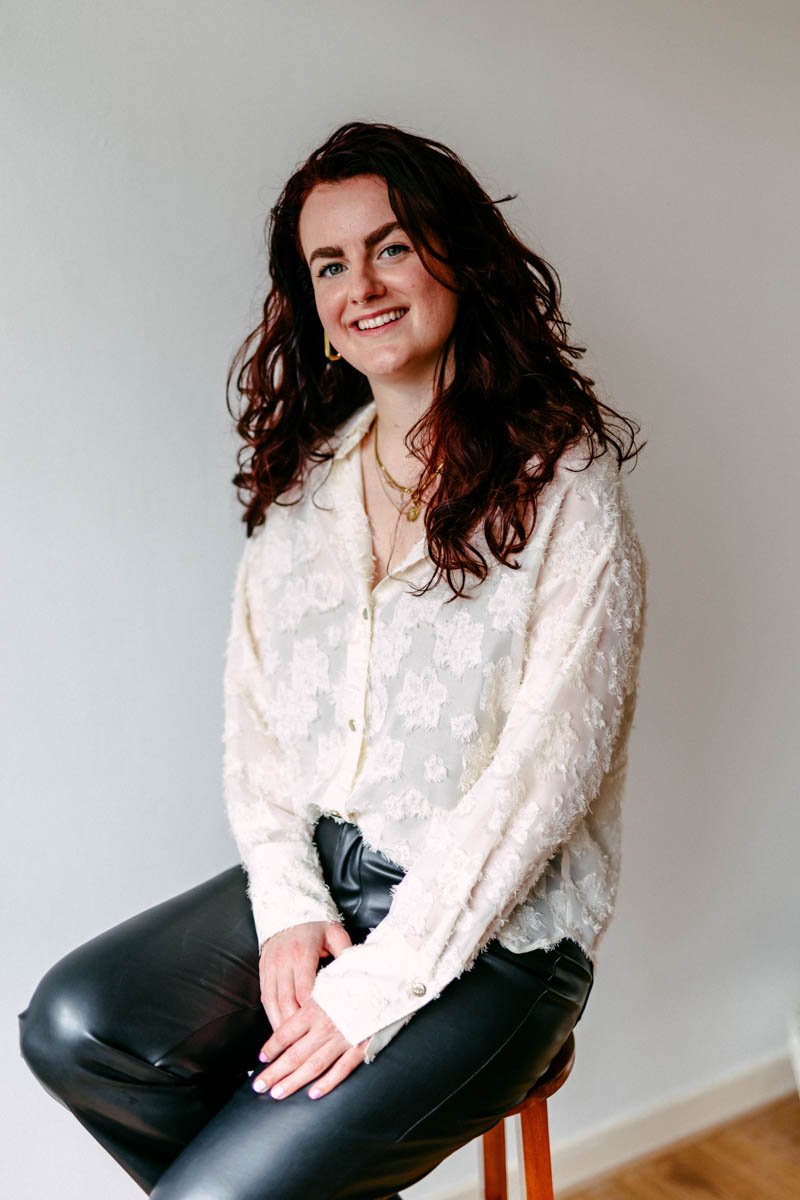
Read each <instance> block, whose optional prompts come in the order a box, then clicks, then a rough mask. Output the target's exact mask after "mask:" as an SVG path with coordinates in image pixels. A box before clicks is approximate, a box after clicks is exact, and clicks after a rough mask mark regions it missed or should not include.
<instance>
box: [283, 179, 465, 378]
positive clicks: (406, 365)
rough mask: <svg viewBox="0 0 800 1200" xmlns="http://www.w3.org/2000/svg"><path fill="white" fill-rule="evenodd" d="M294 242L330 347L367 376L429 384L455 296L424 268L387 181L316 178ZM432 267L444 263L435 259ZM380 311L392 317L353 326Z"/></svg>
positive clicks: (449, 326)
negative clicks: (319, 180) (395, 209)
mask: <svg viewBox="0 0 800 1200" xmlns="http://www.w3.org/2000/svg"><path fill="white" fill-rule="evenodd" d="M300 242H301V245H302V249H303V257H304V259H305V261H306V263H307V265H308V267H309V270H310V272H311V278H312V281H313V285H314V296H315V299H316V305H317V312H318V314H319V319H320V321H321V322H322V325H323V328H324V329H325V330H326V331H327V334H328V337H329V339H330V342H331V345H332V346H333V347H334V349H335V350H338V351H339V353H340V354H341V355H342V357H343V358H345V359H346V360H347V361H348V362H349V363H350V364H351V366H353V367H355V368H356V370H358V371H361V372H362V373H363V374H364V375H366V376H367V378H368V379H375V380H376V382H377V381H378V380H380V381H381V382H387V383H388V382H391V383H393V384H394V383H407V384H409V385H410V386H420V385H423V386H430V384H431V383H432V382H433V373H434V369H435V366H436V362H437V358H438V356H439V352H440V350H441V348H442V345H443V343H444V341H445V339H446V338H447V336H448V334H449V333H450V331H451V329H452V328H453V324H454V322H455V318H456V311H457V307H458V296H457V294H456V293H455V292H451V291H450V290H449V289H448V288H446V287H444V286H443V285H442V284H440V283H438V282H437V281H436V280H435V279H434V278H433V276H432V275H430V274H429V273H428V272H427V271H426V270H425V267H424V266H423V263H422V259H421V258H420V257H419V255H418V254H417V252H416V250H415V249H414V246H413V244H412V242H411V239H410V238H409V237H408V236H407V235H406V234H405V232H404V231H403V229H402V228H401V227H400V225H399V223H398V221H397V217H396V216H395V214H394V212H393V211H392V207H391V205H390V203H389V193H388V189H387V187H386V182H385V181H384V180H383V179H382V178H381V177H380V176H375V175H359V176H357V177H356V178H354V179H346V180H341V181H339V182H337V183H322V184H317V186H316V187H315V188H313V189H312V191H311V192H310V193H309V194H308V196H307V197H306V200H305V203H304V205H303V208H302V211H301V213H300ZM433 244H434V245H435V246H436V249H437V250H438V251H439V252H440V253H441V249H440V247H439V245H438V244H437V243H436V242H434V243H433ZM437 270H439V271H440V272H441V271H442V270H445V268H443V267H442V266H441V265H440V264H438V263H437ZM445 278H448V276H447V275H446V276H445ZM380 314H383V316H384V320H385V318H386V317H387V316H389V315H390V314H391V316H392V317H393V318H394V319H391V320H389V321H388V322H387V323H386V324H381V323H380V322H379V323H378V325H377V327H374V328H368V329H363V330H362V329H360V328H359V326H358V322H359V321H363V320H364V319H365V318H372V317H375V316H378V315H380ZM320 336H321V334H320Z"/></svg>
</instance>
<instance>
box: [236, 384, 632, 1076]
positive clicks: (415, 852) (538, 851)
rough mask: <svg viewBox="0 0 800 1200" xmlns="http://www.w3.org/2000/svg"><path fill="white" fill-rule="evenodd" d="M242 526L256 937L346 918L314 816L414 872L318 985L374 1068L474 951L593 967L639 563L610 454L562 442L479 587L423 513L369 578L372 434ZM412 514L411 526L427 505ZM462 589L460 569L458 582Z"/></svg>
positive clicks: (606, 906)
mask: <svg viewBox="0 0 800 1200" xmlns="http://www.w3.org/2000/svg"><path fill="white" fill-rule="evenodd" d="M374 415H375V404H374V401H370V402H369V403H368V404H366V405H364V406H363V407H362V408H360V409H359V410H358V411H357V412H356V413H354V414H353V415H352V416H351V417H350V418H349V419H348V420H347V421H346V422H345V424H344V425H343V426H342V427H341V428H340V429H339V431H338V432H337V435H336V437H335V439H334V440H333V441H332V443H331V448H332V449H335V456H334V458H333V459H332V460H331V461H328V462H327V463H322V464H313V465H312V466H311V468H310V471H309V474H308V476H307V478H306V482H305V485H304V486H302V487H299V486H297V487H296V489H295V490H293V491H292V493H291V494H290V495H285V496H284V497H282V501H286V500H289V499H294V498H295V497H296V496H299V497H301V498H300V502H299V503H298V504H296V505H288V504H285V503H284V504H282V505H281V504H273V505H271V506H270V508H269V509H268V510H267V514H266V520H265V523H264V524H263V525H261V526H259V527H258V528H257V529H256V531H255V532H254V533H253V535H252V536H251V537H250V538H249V539H248V540H247V542H246V544H245V548H244V553H243V555H242V558H241V561H240V565H239V569H238V572H237V576H236V582H235V587H234V594H233V617H232V624H231V629H230V635H229V638H228V644H227V651H226V658H225V675H224V700H225V729H224V788H225V802H226V807H227V812H228V816H229V820H230V824H231V829H232V832H233V835H234V838H235V840H236V843H237V846H238V850H239V854H240V856H241V859H242V863H243V865H244V867H245V869H246V871H247V875H248V892H249V897H250V901H251V904H252V910H253V917H254V921H255V926H256V932H257V935H258V939H259V944H262V943H263V942H264V940H265V939H266V938H268V937H269V936H270V935H271V934H273V933H277V932H278V931H279V930H281V929H285V928H288V927H289V926H291V925H296V924H300V923H301V922H304V921H339V922H341V920H342V917H341V915H340V913H339V912H338V910H337V908H336V906H335V904H334V901H333V898H332V896H331V894H330V892H329V890H328V888H327V886H326V884H325V881H324V878H323V875H322V871H321V867H320V862H319V857H318V855H317V851H316V846H315V844H314V841H313V832H314V826H315V824H316V822H317V820H318V819H319V818H320V816H321V815H322V814H330V815H332V816H334V818H343V819H346V820H348V821H351V822H353V823H354V824H356V825H357V826H358V827H359V829H360V831H361V834H362V836H363V839H364V841H365V843H366V844H367V845H368V846H370V847H372V848H374V849H377V850H379V851H380V852H382V853H383V854H384V855H386V856H387V857H388V858H389V859H391V860H392V861H393V862H394V863H396V864H397V865H399V866H400V867H401V868H403V870H404V871H405V872H406V873H405V875H404V877H403V878H402V880H401V881H400V882H399V883H398V884H396V885H395V887H394V889H393V899H392V903H391V908H390V911H389V913H388V915H387V916H386V917H385V919H384V920H382V921H381V922H380V923H379V924H378V925H376V926H375V928H374V929H372V930H371V931H370V932H369V934H368V936H367V938H366V940H365V941H364V942H363V943H362V944H360V945H354V946H349V947H348V948H347V949H346V950H344V951H343V952H342V953H341V954H340V955H339V956H338V957H337V958H336V959H334V960H333V961H332V962H331V963H329V964H328V965H327V966H325V967H323V968H321V969H320V970H319V971H318V972H317V976H316V982H315V985H314V989H313V992H312V996H313V998H314V1000H316V1001H317V1003H318V1004H319V1005H320V1007H321V1008H322V1009H323V1010H324V1011H325V1012H326V1013H327V1014H328V1016H329V1017H330V1018H331V1020H332V1021H333V1023H334V1024H335V1025H336V1026H337V1028H338V1029H339V1030H340V1031H341V1033H342V1034H343V1035H344V1037H345V1038H346V1039H347V1040H348V1041H349V1042H351V1043H352V1044H353V1045H356V1044H357V1043H358V1042H360V1041H362V1040H363V1039H365V1038H368V1039H369V1041H368V1044H367V1047H366V1054H365V1061H366V1062H371V1061H373V1059H374V1058H375V1055H376V1054H377V1053H378V1052H379V1051H380V1050H381V1049H382V1048H383V1047H384V1046H386V1045H387V1044H388V1042H389V1041H390V1040H391V1039H392V1038H393V1037H394V1036H395V1034H396V1033H397V1032H398V1031H399V1030H400V1029H401V1028H402V1027H403V1025H405V1024H406V1022H407V1021H409V1020H410V1019H411V1018H412V1017H413V1015H414V1013H415V1012H417V1010H419V1009H420V1008H422V1007H423V1006H424V1005H425V1004H428V1003H430V1001H431V1000H434V999H436V998H437V997H438V996H439V994H440V993H441V991H442V989H443V988H445V987H446V986H447V984H448V983H450V981H451V980H453V979H454V978H456V977H457V976H459V975H460V974H461V973H462V972H463V971H464V970H466V969H468V968H470V967H471V966H472V965H473V964H474V962H475V960H476V958H477V956H478V955H479V953H480V951H481V950H482V949H483V948H484V947H485V946H486V945H487V943H488V942H489V941H490V940H491V939H492V938H494V937H497V938H498V940H499V942H500V943H501V944H502V945H503V946H505V947H507V948H508V949H509V950H512V951H515V952H521V951H527V950H532V949H535V948H537V947H549V946H552V945H554V944H555V943H556V942H558V941H559V940H560V939H561V938H564V937H570V938H574V939H575V941H577V942H578V943H579V944H580V945H581V946H582V947H583V949H584V950H585V951H586V953H587V954H588V955H589V957H590V958H591V959H592V962H593V963H596V950H597V945H598V942H599V941H600V938H601V937H602V935H603V933H604V931H605V929H606V927H607V925H608V923H609V921H610V919H611V916H612V912H613V908H614V900H615V894H616V890H617V883H618V878H619V865H620V832H621V830H620V800H621V796H622V792H623V787H624V782H625V775H626V768H627V747H628V739H629V733H630V729H631V725H632V722H633V717H634V710H635V705H636V694H637V681H638V670H639V661H640V657H641V649H642V644H643V635H644V617H645V605H646V599H645V576H646V563H645V559H644V555H643V552H642V548H641V545H640V543H639V540H638V537H637V534H636V530H635V526H634V521H633V516H632V512H631V507H630V503H629V500H628V496H627V492H626V490H625V488H624V484H623V480H622V475H621V473H620V472H619V470H618V466H617V460H616V457H615V456H614V455H613V454H612V452H611V451H610V450H609V451H608V452H606V453H605V454H604V455H602V457H600V458H599V459H595V460H594V462H592V463H591V465H589V466H588V467H586V469H583V470H582V469H581V467H584V466H585V464H586V462H587V459H588V454H587V452H586V443H581V444H580V445H579V446H573V447H571V448H570V449H568V450H567V451H566V452H565V453H564V454H563V455H562V457H561V459H560V460H559V462H558V464H557V466H556V473H555V477H554V478H553V480H552V481H551V482H550V483H549V484H547V485H546V486H545V488H544V489H543V491H542V492H541V494H540V497H539V501H538V513H537V519H536V523H535V527H534V530H533V533H532V534H531V536H530V538H529V540H528V542H527V544H526V546H525V549H524V550H523V551H522V552H521V553H520V554H518V555H517V556H516V557H514V558H512V561H518V562H519V563H520V566H519V569H517V570H515V569H514V568H513V567H511V566H504V565H503V564H501V563H499V562H498V560H497V559H496V558H494V556H493V555H492V554H491V552H490V551H489V550H488V547H487V545H486V542H485V538H484V536H483V532H482V530H481V531H480V533H479V534H473V537H472V541H473V544H474V545H477V546H478V548H479V549H480V550H481V552H482V553H483V555H484V558H485V559H486V561H487V564H489V566H490V571H489V574H488V576H487V577H486V579H485V580H483V581H482V582H480V581H478V580H477V579H476V577H475V576H469V575H468V576H467V577H466V579H467V581H468V582H467V585H466V586H467V589H468V594H467V595H466V596H464V597H457V598H456V599H454V600H453V601H452V603H450V604H446V603H445V601H446V600H447V599H448V598H449V597H451V596H453V592H452V589H451V588H450V587H449V585H448V583H447V580H446V579H443V580H440V581H439V583H438V584H437V585H436V586H435V587H434V588H432V589H431V590H430V591H429V592H428V593H427V594H425V595H423V596H414V595H413V594H411V593H410V592H409V588H408V585H409V583H411V584H413V585H415V586H419V585H420V584H424V583H425V582H427V580H428V579H430V577H431V574H432V572H433V569H434V568H433V563H432V560H431V559H430V558H429V557H428V555H427V544H426V540H425V535H424V530H422V532H421V537H420V540H419V541H418V543H417V544H416V546H415V547H414V548H413V549H412V550H411V551H410V553H409V554H408V555H407V556H406V558H405V560H404V561H403V562H402V563H400V564H398V566H397V568H396V569H393V570H392V572H391V574H390V575H388V576H387V577H386V578H384V579H381V580H380V582H379V583H378V584H377V585H376V586H375V587H374V588H373V587H372V579H373V577H374V568H375V564H374V560H373V549H372V539H371V534H370V529H369V523H368V518H367V514H366V511H365V507H364V499H363V482H362V476H361V457H360V449H359V444H360V442H361V439H362V437H363V435H364V434H365V433H366V431H367V429H368V428H369V425H370V423H371V421H372V419H373V417H374ZM420 525H422V522H420ZM469 581H472V582H471V585H470V583H469Z"/></svg>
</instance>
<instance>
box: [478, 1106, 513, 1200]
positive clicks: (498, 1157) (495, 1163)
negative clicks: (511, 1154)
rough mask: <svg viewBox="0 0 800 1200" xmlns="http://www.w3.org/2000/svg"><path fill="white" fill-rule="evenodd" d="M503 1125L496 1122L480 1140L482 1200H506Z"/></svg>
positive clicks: (502, 1122) (503, 1123) (504, 1135)
mask: <svg viewBox="0 0 800 1200" xmlns="http://www.w3.org/2000/svg"><path fill="white" fill-rule="evenodd" d="M505 1125H506V1123H505V1121H498V1123H497V1124H496V1125H495V1126H494V1127H493V1128H492V1129H487V1131H486V1133H484V1135H483V1137H482V1138H481V1162H482V1173H483V1200H508V1192H507V1190H506V1133H505Z"/></svg>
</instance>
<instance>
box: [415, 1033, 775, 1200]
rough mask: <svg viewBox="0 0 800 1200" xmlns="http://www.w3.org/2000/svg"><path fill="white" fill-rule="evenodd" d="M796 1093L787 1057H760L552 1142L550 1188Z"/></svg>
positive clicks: (514, 1192) (466, 1193)
mask: <svg viewBox="0 0 800 1200" xmlns="http://www.w3.org/2000/svg"><path fill="white" fill-rule="evenodd" d="M796 1089H797V1084H796V1081H795V1078H794V1074H793V1071H792V1062H791V1058H790V1056H789V1055H788V1054H779V1055H777V1056H775V1057H772V1058H768V1059H763V1060H762V1061H761V1062H759V1063H755V1064H753V1065H752V1066H750V1067H748V1068H747V1069H746V1070H744V1071H738V1072H736V1073H735V1074H732V1075H730V1076H727V1077H726V1078H724V1079H721V1080H717V1082H716V1083H713V1084H710V1085H709V1086H707V1087H703V1088H698V1089H695V1090H693V1091H691V1092H685V1093H683V1094H682V1095H680V1096H675V1097H673V1098H671V1099H668V1100H666V1101H662V1102H661V1103H659V1104H657V1105H654V1106H653V1107H652V1108H650V1109H648V1110H647V1111H645V1112H636V1113H630V1114H629V1115H626V1116H623V1117H621V1118H618V1119H617V1120H615V1121H613V1122H610V1123H609V1124H607V1125H602V1126H597V1127H595V1128H594V1129H593V1130H591V1131H590V1132H588V1133H584V1134H581V1135H580V1136H579V1137H576V1138H570V1139H568V1140H567V1141H563V1142H556V1143H554V1144H553V1146H552V1148H551V1155H552V1160H553V1186H554V1188H555V1190H556V1192H558V1191H559V1189H561V1190H563V1189H566V1188H570V1187H576V1186H577V1185H578V1184H581V1183H586V1182H588V1181H589V1180H591V1179H594V1178H595V1177H596V1176H598V1175H603V1174H605V1173H606V1172H608V1171H612V1170H614V1169H615V1168H618V1167H621V1166H622V1165H623V1164H624V1163H627V1162H630V1161H631V1160H632V1159H635V1158H640V1157H641V1156H642V1155H645V1154H651V1153H653V1152H654V1151H657V1150H661V1149H664V1148H666V1147H667V1146H669V1145H671V1144H673V1143H675V1142H679V1141H682V1140H684V1139H686V1138H689V1137H693V1136H695V1135H697V1134H698V1133H701V1132H702V1131H703V1130H704V1129H709V1128H711V1127H712V1126H714V1125H719V1124H721V1123H722V1122H724V1121H730V1120H733V1119H734V1118H736V1117H739V1116H742V1115H743V1114H744V1113H746V1112H747V1111H748V1110H750V1109H753V1108H758V1107H759V1106H760V1105H762V1104H768V1103H769V1102H770V1101H771V1100H777V1099H779V1098H780V1097H781V1096H785V1095H787V1094H789V1093H791V1092H795V1091H796ZM511 1124H512V1122H511V1121H509V1122H508V1123H507V1125H506V1137H507V1141H508V1140H510V1139H511V1137H512V1136H514V1137H516V1138H517V1140H518V1138H519V1118H518V1117H515V1118H513V1125H514V1126H516V1129H515V1132H514V1134H513V1135H512V1133H511V1129H510V1128H509V1126H510V1125H511ZM508 1184H509V1186H508V1192H509V1196H518V1195H520V1192H519V1180H518V1178H517V1172H516V1171H515V1170H512V1171H509V1179H508ZM479 1196H480V1193H479V1192H478V1191H477V1190H476V1188H475V1184H474V1183H471V1184H469V1185H461V1186H460V1187H455V1188H453V1187H449V1188H447V1189H446V1190H442V1191H441V1192H437V1193H436V1194H435V1196H431V1198H430V1200H479Z"/></svg>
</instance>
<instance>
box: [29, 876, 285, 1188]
mask: <svg viewBox="0 0 800 1200" xmlns="http://www.w3.org/2000/svg"><path fill="white" fill-rule="evenodd" d="M257 954H258V950H257V945H256V934H255V929H254V927H253V919H252V912H251V909H250V902H249V900H248V897H247V893H246V877H245V874H244V872H243V871H242V869H241V867H239V866H235V867H232V868H230V869H229V870H227V871H224V872H222V873H221V874H220V875H217V876H216V877H215V878H213V879H211V880H208V881H207V882H206V883H203V884H201V885H200V886H198V887H195V888H192V889H191V890H190V891H187V892H184V893H182V894H181V895H179V896H176V897H174V898H173V899H170V900H167V901H166V902H165V903H163V904H158V905H156V906H155V907H153V908H150V909H148V910H147V911H145V912H143V913H140V914H139V915H138V916H135V917H133V918H131V919H130V920H127V921H124V922H123V923H122V924H120V925H118V926H116V927H115V928H113V929H110V930H109V931H107V932H106V933H103V934H101V935H100V936H99V937H96V938H93V939H92V940H91V941H89V942H87V943H86V944H85V945H83V946H80V947H79V948H78V949H76V950H73V951H72V952H71V953H70V954H67V955H66V957H65V958H63V959H61V960H60V961H59V962H57V963H56V964H55V966H53V967H51V969H50V970H49V971H48V972H47V974H46V975H45V976H44V978H43V979H42V980H41V982H40V983H39V985H38V987H37V988H36V991H35V992H34V995H33V997H32V999H31V1001H30V1004H29V1005H28V1007H27V1008H26V1010H25V1011H24V1012H23V1013H21V1014H20V1017H19V1022H20V1042H21V1048H22V1055H23V1058H24V1059H25V1061H26V1062H27V1064H28V1066H29V1067H30V1068H31V1070H32V1071H33V1073H34V1074H35V1075H36V1076H37V1078H38V1079H39V1081H40V1082H41V1083H42V1084H43V1085H44V1087H45V1088H46V1089H47V1091H48V1092H49V1093H50V1094H51V1095H52V1096H53V1097H54V1098H56V1099H57V1100H59V1101H60V1102H61V1103H62V1104H64V1105H65V1106H66V1107H67V1108H68V1109H70V1111H71V1112H72V1113H73V1114H74V1115H75V1116H76V1117H77V1119H78V1120H79V1121H80V1122H81V1124H82V1125H83V1126H84V1127H85V1128H86V1129H87V1130H88V1131H89V1132H90V1133H91V1134H92V1135H93V1136H94V1137H95V1138H96V1140H97V1141H98V1142H99V1143H100V1145H102V1146H103V1147H104V1148H105V1149H106V1150H107V1151H108V1152H109V1153H110V1154H111V1155H112V1156H113V1157H114V1158H115V1159H116V1160H117V1162H118V1163H119V1164H120V1165H121V1166H122V1167H123V1168H124V1169H125V1170H126V1171H127V1172H128V1174H129V1175H130V1176H131V1177H132V1178H133V1179H134V1180H135V1181H136V1182H137V1183H138V1184H139V1186H140V1187H142V1188H143V1189H144V1190H145V1191H146V1192H149V1191H150V1190H151V1189H152V1187H153V1186H154V1185H155V1183H156V1181H157V1180H158V1178H159V1177H160V1176H161V1175H162V1174H163V1172H164V1171H165V1170H166V1168H167V1167H168V1166H169V1164H170V1163H171V1162H172V1161H173V1160H174V1159H175V1158H177V1156H178V1155H179V1154H180V1153H181V1151H182V1150H184V1149H185V1147H186V1146H187V1145H189V1143H190V1142H191V1140H192V1138H193V1137H195V1135H196V1134H197V1133H198V1132H199V1130H200V1129H201V1128H202V1127H203V1126H204V1125H205V1124H206V1123H207V1122H208V1120H209V1119H210V1118H211V1117H212V1116H213V1115H214V1114H215V1113H216V1112H218V1111H219V1109H220V1108H221V1107H222V1106H223V1105H224V1104H225V1103H226V1101H228V1100H229V1099H230V1097H231V1096H232V1095H233V1093H234V1092H235V1091H236V1088H237V1086H238V1085H239V1084H240V1083H241V1082H242V1080H244V1079H246V1078H247V1071H248V1069H249V1068H250V1067H252V1064H253V1062H254V1061H255V1059H256V1057H257V1055H258V1051H259V1049H260V1048H261V1046H262V1045H263V1044H264V1041H266V1039H267V1037H269V1035H270V1033H271V1028H270V1025H269V1022H268V1021H267V1018H266V1014H265V1013H264V1010H263V1008H262V1007H261V1002H260V994H259V981H258V965H257Z"/></svg>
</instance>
